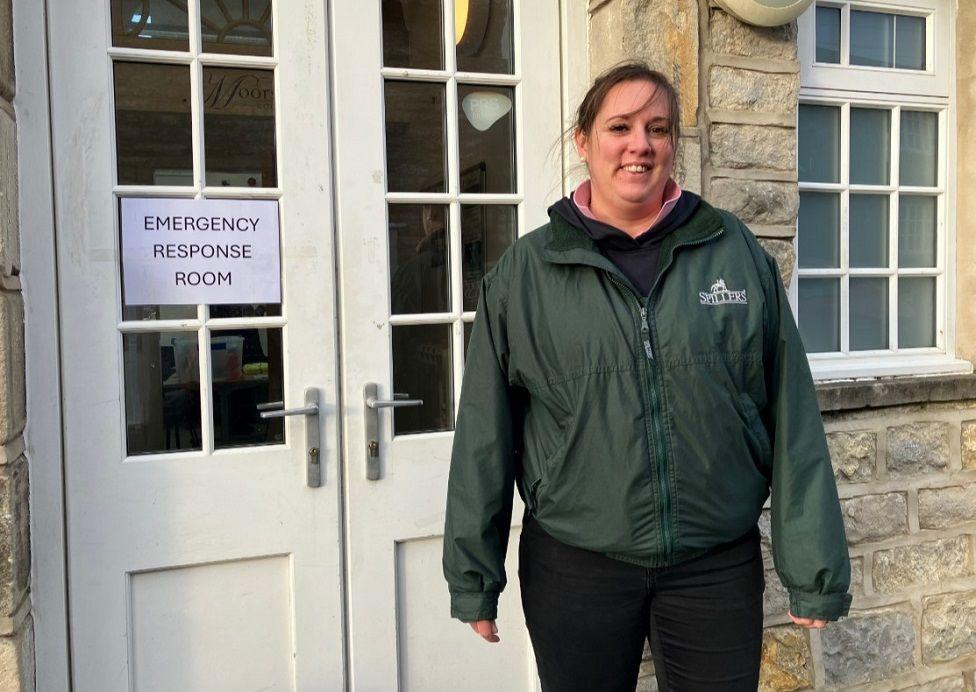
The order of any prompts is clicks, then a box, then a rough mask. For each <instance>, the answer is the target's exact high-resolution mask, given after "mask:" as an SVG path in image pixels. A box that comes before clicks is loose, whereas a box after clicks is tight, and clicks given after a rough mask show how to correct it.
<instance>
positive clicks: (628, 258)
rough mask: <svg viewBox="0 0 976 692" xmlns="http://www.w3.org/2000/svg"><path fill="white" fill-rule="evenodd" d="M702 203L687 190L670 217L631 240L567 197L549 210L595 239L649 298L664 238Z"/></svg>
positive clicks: (688, 217) (625, 274) (597, 244)
mask: <svg viewBox="0 0 976 692" xmlns="http://www.w3.org/2000/svg"><path fill="white" fill-rule="evenodd" d="M699 202H701V197H699V196H698V195H696V194H695V193H694V192H688V191H687V190H683V191H682V192H681V196H680V197H679V198H678V202H677V204H675V205H674V208H673V209H672V210H671V211H670V212H669V213H668V215H667V216H665V217H664V218H663V219H661V221H660V222H659V223H658V224H657V225H656V226H654V227H653V228H650V229H648V230H646V231H644V232H643V233H641V234H640V235H639V236H637V237H636V238H631V237H630V236H629V235H627V234H626V233H624V232H623V231H621V230H620V229H619V228H617V227H615V226H611V225H610V224H606V223H603V222H602V221H597V220H596V219H591V218H590V217H588V216H586V215H585V214H584V213H583V212H581V211H580V209H579V207H578V206H576V203H575V202H574V201H573V200H572V197H563V198H562V199H561V200H559V201H558V202H556V203H555V204H553V205H552V206H551V207H549V213H552V212H556V213H557V214H559V215H560V216H561V217H562V218H564V219H566V221H568V222H569V223H570V224H572V225H573V226H575V227H576V228H578V229H580V230H581V231H583V232H584V233H586V235H588V236H589V237H590V238H592V239H593V240H594V242H596V246H597V248H598V249H599V250H600V252H601V253H602V254H603V256H604V257H606V258H607V259H608V260H610V261H611V262H613V263H614V264H615V265H616V266H617V268H618V269H619V270H620V271H621V272H623V275H624V276H626V277H627V278H628V279H629V280H630V283H631V284H633V286H634V288H636V289H637V290H638V291H639V292H640V294H641V295H643V296H645V297H646V296H647V295H648V294H650V292H651V287H652V286H654V281H655V280H656V279H657V273H658V268H659V260H660V258H661V245H662V243H663V242H664V238H665V237H666V236H667V235H668V233H670V232H671V231H673V230H674V229H676V228H678V227H679V226H681V225H682V224H684V223H685V222H686V221H687V220H688V219H690V218H691V215H692V214H694V213H695V210H696V209H698V203H699Z"/></svg>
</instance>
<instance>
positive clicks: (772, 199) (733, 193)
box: [709, 178, 800, 225]
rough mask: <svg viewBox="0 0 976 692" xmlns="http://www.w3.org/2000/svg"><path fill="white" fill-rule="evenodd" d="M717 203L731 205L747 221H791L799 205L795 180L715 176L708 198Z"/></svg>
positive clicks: (730, 208)
mask: <svg viewBox="0 0 976 692" xmlns="http://www.w3.org/2000/svg"><path fill="white" fill-rule="evenodd" d="M709 201H710V202H711V203H712V204H713V205H714V206H716V207H721V208H723V209H728V210H729V211H730V212H732V213H733V214H735V215H736V216H738V217H739V218H740V219H742V220H743V221H744V222H745V223H747V224H750V223H756V224H766V225H773V224H781V225H792V224H794V223H796V216H797V213H798V212H799V209H800V193H799V191H798V188H797V186H796V183H777V182H771V181H767V180H732V179H729V178H716V179H714V180H712V191H711V195H710V200H709Z"/></svg>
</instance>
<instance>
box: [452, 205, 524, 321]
mask: <svg viewBox="0 0 976 692" xmlns="http://www.w3.org/2000/svg"><path fill="white" fill-rule="evenodd" d="M515 209H516V208H515V207H514V206H512V205H507V204H462V205H461V274H462V277H463V281H464V287H463V289H462V290H463V294H464V308H463V309H464V310H474V309H476V308H477V307H478V293H479V291H480V290H481V278H482V277H483V276H484V275H485V274H487V273H488V272H490V271H491V270H492V268H494V266H495V264H497V263H498V259H499V258H500V257H501V256H502V253H503V252H505V250H507V249H508V247H509V246H510V245H511V244H512V243H514V242H515V229H516V225H517V222H516V219H515Z"/></svg>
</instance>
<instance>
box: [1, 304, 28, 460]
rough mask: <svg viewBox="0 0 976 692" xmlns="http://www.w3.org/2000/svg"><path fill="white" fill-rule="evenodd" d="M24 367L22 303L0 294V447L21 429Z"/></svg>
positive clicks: (24, 401)
mask: <svg viewBox="0 0 976 692" xmlns="http://www.w3.org/2000/svg"><path fill="white" fill-rule="evenodd" d="M25 377H26V371H25V368H24V301H23V297H22V296H21V295H20V294H19V293H7V292H0V444H5V443H7V442H9V441H10V440H11V439H12V438H14V437H16V436H17V435H19V434H20V432H21V431H22V430H23V429H24V423H25V421H26V418H27V399H26V386H25Z"/></svg>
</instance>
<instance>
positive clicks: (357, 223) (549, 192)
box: [333, 0, 562, 691]
mask: <svg viewBox="0 0 976 692" xmlns="http://www.w3.org/2000/svg"><path fill="white" fill-rule="evenodd" d="M333 12H334V22H333V31H334V55H333V61H334V70H335V78H334V81H335V103H336V116H335V122H336V128H335V134H336V154H337V156H336V160H337V168H336V171H337V173H336V175H337V179H338V181H339V185H338V192H337V195H338V196H337V200H336V203H337V208H338V216H337V226H338V229H337V230H338V234H339V246H340V250H339V260H340V264H339V267H340V277H341V278H340V282H341V330H340V332H341V334H342V351H343V359H342V381H343V390H344V392H345V394H344V397H345V408H344V411H343V419H344V426H343V428H344V440H343V449H344V455H345V469H346V471H345V475H346V500H345V502H346V507H347V516H348V527H347V541H346V546H347V555H348V558H347V563H348V593H349V603H350V606H349V613H350V617H349V647H350V666H351V669H350V683H351V686H352V688H353V689H356V690H393V689H403V690H432V691H439V690H445V691H447V690H462V689H463V690H476V689H484V690H499V689H500V690H518V689H534V687H535V673H534V661H533V658H532V654H531V647H530V645H529V641H528V636H527V634H526V632H525V629H524V625H523V623H522V616H521V607H520V605H519V598H518V580H517V577H516V561H515V558H516V557H517V555H516V553H517V551H516V550H515V546H516V545H517V535H518V531H517V530H515V531H513V537H512V542H511V545H510V547H509V560H508V573H509V586H508V588H507V589H506V591H505V593H504V594H503V595H502V598H501V603H500V615H499V621H498V625H499V629H500V635H501V639H502V642H501V643H500V644H497V645H488V644H486V643H485V642H484V641H482V640H481V639H480V638H479V637H477V636H475V635H474V634H473V633H472V632H471V631H470V629H469V628H468V627H467V625H464V624H461V623H459V622H457V621H452V620H451V619H450V615H449V599H448V593H447V587H446V584H445V583H444V580H443V577H442V575H441V534H442V531H443V525H444V506H445V490H446V486H447V473H448V467H449V459H450V450H451V440H452V432H451V431H452V429H453V426H454V418H455V413H456V404H457V400H458V395H459V389H460V382H461V372H462V369H463V365H464V347H465V344H466V343H467V337H468V334H469V330H470V327H471V322H472V320H473V318H474V310H475V307H476V304H477V300H478V289H479V285H480V281H481V277H482V276H483V275H484V272H485V271H486V270H487V269H490V267H491V266H493V265H494V263H495V261H496V260H497V258H498V256H499V255H500V254H501V252H503V251H504V250H505V248H506V247H508V246H509V245H510V244H511V243H512V241H513V240H514V238H515V237H516V234H520V233H524V232H526V231H528V230H530V229H532V228H534V227H536V226H538V225H540V224H541V223H543V222H544V221H545V220H546V208H547V206H548V205H549V204H550V203H551V202H552V201H554V200H555V199H557V198H558V197H559V196H560V195H561V187H562V186H561V177H560V168H561V152H562V149H561V147H560V145H559V144H558V140H559V135H560V101H561V94H560V79H559V74H560V72H559V64H560V57H559V56H560V48H559V26H560V21H559V20H560V16H559V3H558V1H557V0H521V1H520V0H453V2H452V0H393V1H391V0H385V1H383V2H380V1H379V0H376V1H374V2H356V3H353V2H340V3H335V4H334V10H333ZM374 27H375V28H376V29H373V28H374ZM380 27H382V31H380V30H379V28H380ZM369 383H374V384H375V385H376V386H377V397H378V398H379V399H381V400H392V399H393V396H394V393H396V394H397V395H404V396H405V397H407V398H410V399H422V400H423V405H422V406H419V407H404V408H397V409H396V412H395V413H394V412H393V409H391V408H383V409H380V410H379V411H378V432H377V433H376V434H375V436H374V434H373V433H372V431H371V430H369V428H370V426H369V424H368V423H367V412H368V409H367V407H366V406H365V405H364V397H363V392H364V388H365V387H366V386H367V384H369ZM400 403H404V402H400ZM370 441H375V442H376V447H375V451H374V450H371V449H370V447H369V443H370ZM369 458H372V463H371V464H370V463H368V459H369ZM371 465H372V467H373V468H372V469H369V468H368V467H369V466H371ZM516 504H517V506H516V509H515V511H514V516H513V522H514V524H515V525H516V526H517V525H518V524H520V521H521V511H522V510H521V505H520V504H518V503H516Z"/></svg>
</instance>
